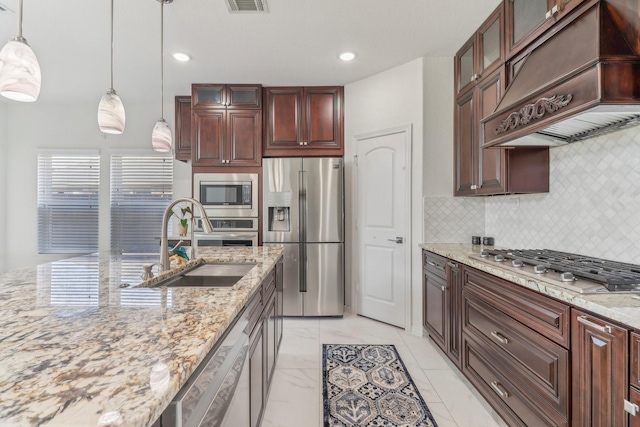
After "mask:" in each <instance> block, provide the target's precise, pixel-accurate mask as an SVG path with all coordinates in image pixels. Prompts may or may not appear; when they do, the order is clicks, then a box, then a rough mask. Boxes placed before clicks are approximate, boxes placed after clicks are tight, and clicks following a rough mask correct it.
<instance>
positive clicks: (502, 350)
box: [463, 294, 571, 420]
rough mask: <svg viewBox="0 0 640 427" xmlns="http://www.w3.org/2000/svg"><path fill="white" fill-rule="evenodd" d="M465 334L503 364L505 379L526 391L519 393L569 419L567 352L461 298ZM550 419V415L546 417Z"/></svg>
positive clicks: (489, 308) (471, 297)
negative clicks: (506, 375)
mask: <svg viewBox="0 0 640 427" xmlns="http://www.w3.org/2000/svg"><path fill="white" fill-rule="evenodd" d="M463 298H464V300H463V301H464V307H463V328H464V331H465V333H468V334H472V335H474V336H476V337H478V341H483V340H484V342H485V344H486V346H487V348H488V349H490V350H491V352H492V354H494V355H496V358H498V359H502V360H503V363H502V365H503V368H504V370H509V371H511V375H509V379H511V380H512V381H513V382H514V383H516V384H519V385H520V386H524V387H523V389H525V390H530V392H528V393H523V394H526V395H527V396H528V398H529V399H530V400H532V401H533V402H535V403H536V404H537V406H539V407H541V408H551V409H552V410H553V411H555V412H557V413H558V414H559V415H560V416H561V417H562V418H563V419H565V420H566V419H568V418H569V402H570V399H571V397H570V394H569V392H570V378H569V351H568V350H566V349H564V348H563V347H561V346H560V345H558V344H556V343H554V342H552V341H550V340H548V339H546V338H544V337H543V336H541V335H540V334H538V333H536V332H534V331H532V330H531V329H529V328H527V327H525V326H523V325H522V324H520V323H519V322H517V321H515V320H513V319H512V318H510V317H509V316H507V315H506V314H504V313H502V312H501V311H499V310H497V309H496V308H495V307H492V306H491V305H490V304H488V303H487V302H485V301H483V300H481V299H480V298H477V297H476V296H474V295H470V294H465V295H464V297H463ZM550 417H552V415H550Z"/></svg>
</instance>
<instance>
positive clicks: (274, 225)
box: [267, 191, 291, 231]
mask: <svg viewBox="0 0 640 427" xmlns="http://www.w3.org/2000/svg"><path fill="white" fill-rule="evenodd" d="M267 207H268V215H269V219H268V221H269V222H268V227H269V231H291V215H290V213H291V192H289V191H283V192H277V193H268V194H267Z"/></svg>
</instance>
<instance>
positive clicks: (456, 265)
mask: <svg viewBox="0 0 640 427" xmlns="http://www.w3.org/2000/svg"><path fill="white" fill-rule="evenodd" d="M447 264H449V267H451V268H458V264H456V263H455V262H451V261H449V262H447Z"/></svg>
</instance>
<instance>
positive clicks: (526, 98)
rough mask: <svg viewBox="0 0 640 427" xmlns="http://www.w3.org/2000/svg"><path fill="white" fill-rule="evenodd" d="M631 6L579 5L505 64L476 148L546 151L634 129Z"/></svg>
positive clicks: (639, 58) (638, 46)
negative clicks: (506, 79) (499, 93)
mask: <svg viewBox="0 0 640 427" xmlns="http://www.w3.org/2000/svg"><path fill="white" fill-rule="evenodd" d="M638 4H639V2H638V1H636V0H611V1H588V2H585V4H584V5H583V6H582V7H580V8H578V9H577V10H575V11H573V13H571V14H570V15H568V16H566V17H565V18H564V19H562V20H560V21H558V22H557V23H556V25H554V26H553V27H551V28H550V30H549V31H548V32H547V33H546V34H545V35H543V36H542V37H541V38H540V39H538V40H537V41H536V42H534V43H533V44H532V46H531V47H530V48H528V49H526V51H525V53H523V54H520V55H518V56H515V57H513V58H512V59H511V60H509V61H508V62H507V65H508V69H509V70H510V72H509V73H508V74H509V75H512V76H513V77H512V79H510V83H509V85H508V86H507V89H506V91H505V94H504V96H503V98H502V99H501V101H500V103H499V104H498V107H497V108H496V110H495V112H494V113H493V114H491V115H490V116H488V117H486V118H485V119H483V120H482V121H481V123H482V132H483V136H484V144H483V146H482V147H483V148H489V147H515V148H517V147H531V146H550V147H552V146H557V145H564V144H567V143H570V142H575V141H580V140H583V139H587V138H591V137H594V136H598V135H602V134H604V133H608V132H612V131H615V130H617V129H620V128H623V127H628V126H633V125H638V124H640V10H639V7H638Z"/></svg>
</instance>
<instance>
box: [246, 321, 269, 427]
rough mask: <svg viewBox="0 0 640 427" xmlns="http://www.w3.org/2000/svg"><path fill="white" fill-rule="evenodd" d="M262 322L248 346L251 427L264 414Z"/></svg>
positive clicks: (259, 420) (257, 326) (255, 426)
mask: <svg viewBox="0 0 640 427" xmlns="http://www.w3.org/2000/svg"><path fill="white" fill-rule="evenodd" d="M263 327H264V323H263V322H261V321H260V322H258V324H257V325H256V328H255V329H254V331H253V333H252V334H251V341H250V344H249V384H250V385H249V387H250V408H249V410H250V413H251V427H257V426H259V425H260V423H261V422H262V413H263V412H264V406H265V405H264V403H265V402H264V400H265V399H264V394H265V393H264V391H265V382H264V373H265V371H264V366H265V361H264V357H263V351H264V348H263V347H264V346H263V335H264V334H263Z"/></svg>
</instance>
